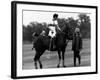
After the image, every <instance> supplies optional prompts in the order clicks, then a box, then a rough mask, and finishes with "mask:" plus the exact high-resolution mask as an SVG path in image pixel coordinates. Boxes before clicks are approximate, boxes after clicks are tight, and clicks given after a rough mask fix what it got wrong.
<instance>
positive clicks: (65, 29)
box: [62, 24, 73, 40]
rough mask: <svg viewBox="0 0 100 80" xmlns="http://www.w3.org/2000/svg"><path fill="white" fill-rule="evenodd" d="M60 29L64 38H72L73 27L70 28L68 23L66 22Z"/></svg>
mask: <svg viewBox="0 0 100 80" xmlns="http://www.w3.org/2000/svg"><path fill="white" fill-rule="evenodd" d="M62 31H63V32H64V33H65V35H66V38H67V39H69V40H72V39H73V28H70V26H69V25H68V24H66V25H65V26H64V27H63V28H62Z"/></svg>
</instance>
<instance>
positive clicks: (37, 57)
mask: <svg viewBox="0 0 100 80" xmlns="http://www.w3.org/2000/svg"><path fill="white" fill-rule="evenodd" d="M38 55H39V53H38V52H37V51H36V54H35V57H34V66H35V69H38V67H37V61H38V59H39V56H38Z"/></svg>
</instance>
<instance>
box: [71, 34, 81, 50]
mask: <svg viewBox="0 0 100 80" xmlns="http://www.w3.org/2000/svg"><path fill="white" fill-rule="evenodd" d="M80 49H82V36H81V34H80V33H75V34H74V35H73V40H72V50H74V51H75V50H78V51H79V50H80Z"/></svg>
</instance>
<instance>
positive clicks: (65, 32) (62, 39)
mask: <svg viewBox="0 0 100 80" xmlns="http://www.w3.org/2000/svg"><path fill="white" fill-rule="evenodd" d="M47 31H49V30H47ZM47 33H48V32H47ZM69 34H70V28H69V26H68V25H66V26H64V27H63V28H62V31H61V32H58V33H57V34H56V41H55V42H56V50H52V49H50V39H51V38H50V37H49V36H42V35H40V36H38V37H37V39H36V41H35V42H34V48H35V52H36V54H35V57H34V65H35V69H38V66H37V63H39V67H40V69H42V68H43V66H42V63H41V61H40V57H41V55H43V53H44V52H45V51H46V50H50V51H57V52H58V56H59V62H58V64H57V68H59V67H60V62H61V59H62V67H66V65H65V58H64V56H65V49H66V46H67V44H68V41H69V40H72V37H71V36H70V35H69ZM61 55H62V56H61Z"/></svg>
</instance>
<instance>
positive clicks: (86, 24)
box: [22, 14, 91, 42]
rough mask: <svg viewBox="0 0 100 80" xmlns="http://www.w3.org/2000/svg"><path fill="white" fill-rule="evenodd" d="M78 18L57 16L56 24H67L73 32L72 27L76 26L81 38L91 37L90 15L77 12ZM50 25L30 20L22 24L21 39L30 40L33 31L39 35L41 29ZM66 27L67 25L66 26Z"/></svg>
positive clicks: (62, 25)
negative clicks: (26, 23) (28, 22)
mask: <svg viewBox="0 0 100 80" xmlns="http://www.w3.org/2000/svg"><path fill="white" fill-rule="evenodd" d="M78 17H79V19H76V20H75V19H74V18H73V17H69V18H67V19H66V18H59V19H58V25H59V27H60V28H63V27H64V26H66V24H67V25H69V28H70V29H72V30H73V31H72V32H74V29H75V28H76V27H77V26H78V24H79V25H80V26H78V27H79V28H80V31H81V34H82V37H83V38H90V37H91V31H90V30H91V23H90V17H89V16H87V15H86V14H79V15H78ZM48 25H50V24H47V23H45V22H44V23H39V22H34V21H33V22H31V23H30V24H29V25H27V26H25V25H23V26H22V27H23V41H28V42H31V41H32V34H33V33H34V32H36V33H37V35H39V34H40V33H41V32H42V30H46V27H47V26H48ZM66 27H67V26H66Z"/></svg>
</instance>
